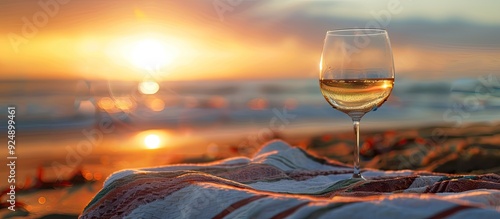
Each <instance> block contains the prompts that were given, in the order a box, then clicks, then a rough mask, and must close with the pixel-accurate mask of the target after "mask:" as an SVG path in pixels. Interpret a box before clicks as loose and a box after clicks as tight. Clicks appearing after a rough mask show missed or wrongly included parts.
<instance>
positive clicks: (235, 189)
mask: <svg viewBox="0 0 500 219" xmlns="http://www.w3.org/2000/svg"><path fill="white" fill-rule="evenodd" d="M362 174H363V176H364V177H365V178H366V179H367V180H366V181H365V180H359V179H350V177H351V175H352V167H351V166H349V165H346V164H343V163H340V162H337V161H334V160H328V159H323V158H318V157H314V156H312V155H310V154H308V153H307V151H305V150H303V149H300V148H297V147H292V146H290V145H288V144H287V143H286V142H283V141H279V140H275V141H271V142H269V143H267V144H265V145H264V146H263V147H262V148H261V149H260V151H258V152H257V153H256V154H255V155H254V156H253V157H252V158H246V157H235V158H230V159H226V160H222V161H219V162H213V163H207V164H182V165H170V166H163V167H155V168H144V169H130V170H123V171H119V172H116V173H114V174H112V175H111V176H110V177H109V178H108V179H107V180H106V181H105V182H104V185H103V188H102V190H101V191H100V192H99V193H98V194H97V195H96V196H95V197H94V198H93V199H92V200H91V201H90V203H89V204H88V205H87V207H86V208H85V209H84V211H83V213H82V214H81V216H80V218H84V219H86V218H370V219H374V218H405V219H410V218H500V176H499V175H497V174H485V175H449V174H440V173H432V172H422V171H412V170H399V171H381V170H376V169H363V172H362Z"/></svg>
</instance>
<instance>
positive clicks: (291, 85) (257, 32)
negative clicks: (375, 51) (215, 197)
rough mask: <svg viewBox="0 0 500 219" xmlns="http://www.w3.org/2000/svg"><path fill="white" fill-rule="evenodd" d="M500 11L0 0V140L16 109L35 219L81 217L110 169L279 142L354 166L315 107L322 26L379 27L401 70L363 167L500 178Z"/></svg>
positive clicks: (485, 7) (340, 120) (464, 6)
mask: <svg viewBox="0 0 500 219" xmlns="http://www.w3.org/2000/svg"><path fill="white" fill-rule="evenodd" d="M498 8H500V2H498V1H493V0H480V1H451V0H443V1H438V2H436V1H430V0H421V1H410V0H390V1H385V0H377V1H368V0H363V1H361V0H360V1H354V0H353V1H344V0H332V1H319V0H318V1H298V0H297V1H277V0H276V1H274V0H273V1H267V0H248V1H247V0H240V1H227V0H188V1H170V0H151V1H146V0H122V1H97V0H88V1H80V0H41V1H17V0H4V1H1V2H0V16H1V19H0V33H1V36H2V37H0V112H1V113H0V115H2V117H1V118H0V123H1V125H0V131H1V132H3V133H5V134H1V139H2V141H3V142H6V141H7V135H6V133H7V119H8V118H7V117H6V116H7V107H8V106H16V117H15V121H16V143H17V147H16V154H17V156H18V161H17V174H16V177H17V182H18V188H20V189H24V190H29V191H36V193H35V195H33V194H32V193H29V194H25V195H24V197H23V195H21V196H19V200H18V201H19V202H21V203H23V204H24V207H23V208H24V209H25V210H26V212H29V214H31V215H33V214H34V215H35V216H37V215H38V216H41V215H43V214H45V213H46V212H49V213H50V212H63V213H64V212H66V213H73V214H74V213H76V214H77V213H78V212H81V210H82V208H83V206H85V204H86V203H87V202H88V201H89V200H90V198H91V197H92V196H93V195H94V194H95V192H96V189H98V188H100V186H101V183H102V180H104V179H105V177H106V176H107V175H109V174H110V173H112V172H114V171H117V170H120V169H124V168H138V167H145V166H153V165H166V164H172V163H180V162H204V161H214V160H219V159H223V158H226V157H232V156H240V155H243V156H251V155H252V154H253V153H255V152H256V151H257V150H258V148H259V147H260V146H261V145H262V144H263V143H265V142H266V141H268V140H270V139H273V138H281V139H284V140H285V141H287V142H290V143H291V144H293V145H297V146H299V147H302V148H304V149H305V150H307V151H309V152H311V153H314V154H319V155H321V156H327V157H330V158H333V159H337V160H340V161H342V162H346V163H350V161H351V160H352V158H351V151H352V148H351V147H352V144H353V140H354V135H353V134H352V133H351V129H352V126H351V121H350V119H349V117H348V116H346V115H344V114H342V113H340V112H338V111H336V110H333V109H332V108H331V107H330V106H329V105H328V104H327V103H326V101H325V100H324V98H323V97H322V95H321V93H320V91H319V88H318V75H319V72H318V64H319V59H320V54H321V50H322V45H323V39H324V36H325V33H326V31H327V30H333V29H341V28H352V27H360V28H363V27H371V28H374V27H378V28H384V29H387V30H388V32H389V36H390V40H391V43H392V49H393V53H394V62H395V68H396V81H395V88H394V90H393V92H392V95H391V97H390V98H389V100H388V101H387V102H386V103H385V104H384V105H383V106H382V107H381V108H380V109H378V110H377V111H375V112H370V113H368V114H367V115H366V116H365V117H364V118H363V120H362V123H361V137H362V139H363V147H362V149H361V153H362V155H363V163H362V166H364V167H369V168H381V169H392V170H397V169H405V168H411V169H419V170H428V171H439V172H449V173H483V172H497V173H498V172H499V171H500V164H499V163H498V162H499V160H500V159H498V158H499V157H500V151H499V150H498V149H499V147H498V145H499V142H500V135H499V134H498V133H500V128H499V126H498V124H499V123H498V121H499V119H500V114H499V113H498V112H499V110H500V71H499V70H500V41H499V39H500V14H499V13H498V11H497V9H498ZM1 151H2V152H1V153H2V154H5V157H7V147H6V146H5V148H4V149H2V150H1ZM2 159H5V160H6V158H2ZM7 174H8V173H7V170H6V169H2V170H1V172H0V177H2V178H4V177H5V178H7ZM2 181H3V180H2ZM49 182H50V183H52V184H50V183H49ZM89 182H99V183H94V184H92V185H93V186H90V187H89V189H88V190H86V189H84V190H83V191H80V190H71V191H68V190H67V188H68V187H70V188H76V187H75V186H76V184H78V185H86V184H87V183H89ZM3 185H4V184H3V183H2V187H3ZM47 188H49V191H45V190H44V192H38V191H39V190H42V189H47ZM53 189H56V191H53ZM58 189H59V190H58ZM20 192H22V191H20ZM76 192H79V193H78V194H80V195H77V197H84V198H80V199H79V201H77V202H75V201H74V199H72V197H75V196H74V195H73V194H74V193H76ZM21 194H23V193H21ZM4 201H5V196H3V197H2V202H4ZM75 203H76V204H75ZM56 206H59V207H60V206H65V209H66V210H62V209H59V207H57V209H59V210H54V209H56ZM44 212H45V213H44ZM0 213H8V212H7V211H6V210H2V211H0Z"/></svg>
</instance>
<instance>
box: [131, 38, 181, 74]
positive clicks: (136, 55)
mask: <svg viewBox="0 0 500 219" xmlns="http://www.w3.org/2000/svg"><path fill="white" fill-rule="evenodd" d="M168 50H169V49H167V47H166V45H165V44H164V43H163V42H161V41H159V40H154V39H144V40H140V41H138V42H136V43H135V44H134V45H133V47H132V49H131V51H130V59H131V62H132V63H133V64H134V65H135V66H136V67H138V68H142V69H154V68H158V67H161V66H164V65H167V64H169V63H170V62H171V61H172V59H173V57H174V54H173V51H168ZM170 50H171V49H170Z"/></svg>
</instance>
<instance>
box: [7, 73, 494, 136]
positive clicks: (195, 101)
mask: <svg viewBox="0 0 500 219" xmlns="http://www.w3.org/2000/svg"><path fill="white" fill-rule="evenodd" d="M498 81H499V80H498V79H497V78H496V77H495V76H491V75H490V76H485V77H482V78H475V79H461V80H455V81H432V82H426V81H411V80H403V79H396V82H395V88H394V90H393V92H392V94H391V97H390V98H389V99H388V101H387V102H386V103H385V104H384V105H383V106H382V107H380V108H379V109H378V110H376V111H375V112H370V113H368V114H367V115H366V116H365V117H364V118H363V120H362V122H363V124H367V125H368V126H373V127H375V128H376V127H377V126H378V125H380V124H391V125H394V126H397V125H398V124H399V125H405V126H411V125H412V124H416V125H417V124H419V125H420V124H423V123H450V124H454V125H457V126H458V125H461V124H463V123H466V122H477V121H497V120H499V119H500V114H499V113H498V112H499V111H500V84H499V83H498ZM0 84H1V87H2V88H1V92H0V111H1V112H4V113H2V114H4V115H6V112H7V107H8V106H16V107H17V111H16V121H17V128H18V129H19V130H22V131H24V132H27V133H29V132H37V131H47V130H49V131H50V130H61V129H79V128H82V127H91V126H95V125H96V124H98V123H99V121H100V120H103V119H111V120H113V121H114V122H117V123H118V124H121V125H122V127H129V128H132V129H134V130H144V129H152V128H168V129H174V130H175V129H178V128H185V127H190V128H192V129H198V128H199V129H203V128H213V127H217V128H221V129H223V128H229V129H238V127H245V126H255V127H266V126H270V125H275V126H279V125H298V126H300V125H302V126H307V124H324V125H329V124H332V126H333V125H334V124H347V125H346V126H345V127H346V128H350V127H349V126H348V121H349V118H348V117H347V116H346V115H344V114H343V113H341V112H338V111H336V110H334V109H332V108H331V107H330V106H329V105H328V104H327V102H326V101H325V100H324V98H323V96H322V95H321V93H320V91H319V88H318V81H317V80H314V79H300V80H299V79H294V80H244V81H243V80H233V81H223V80H221V81H180V82H179V81H177V82H175V81H160V82H158V85H159V90H158V92H157V93H155V94H150V95H146V94H142V93H141V92H139V90H138V87H139V85H140V84H139V83H138V82H131V81H128V82H124V81H83V80H41V81H35V80H33V81H26V80H24V81H2V82H0ZM153 89H154V87H153ZM276 119H277V120H276ZM5 121H6V118H5V117H2V118H1V121H0V122H1V123H2V125H1V126H0V127H1V128H2V129H6V125H5V124H6V123H5ZM273 121H274V122H273ZM271 123H272V124H271Z"/></svg>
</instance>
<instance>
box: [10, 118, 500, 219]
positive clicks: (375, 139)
mask: <svg viewBox="0 0 500 219" xmlns="http://www.w3.org/2000/svg"><path fill="white" fill-rule="evenodd" d="M498 127H499V125H498V123H473V124H468V125H464V126H463V127H459V128H457V127H453V126H446V125H441V126H423V127H420V128H408V127H406V128H404V127H402V128H400V129H383V130H376V129H368V130H366V131H364V133H363V135H362V138H363V139H364V141H363V142H364V144H363V146H362V148H361V155H362V167H364V168H373V169H382V170H400V169H413V170H425V171H433V172H441V173H456V174H482V173H497V174H498V173H500V169H499V168H498V167H499V166H500V163H499V160H500V159H499V158H500V148H499V147H498V145H499V144H500V138H499V134H500V129H499V128H498ZM198 133H200V135H199V136H198V137H199V139H196V138H186V139H184V141H182V140H181V139H179V141H178V142H181V143H178V144H176V145H172V146H171V147H170V146H166V147H164V148H159V149H154V150H151V149H145V148H129V149H128V150H125V149H124V148H126V147H131V146H129V145H115V146H114V147H106V149H103V148H99V147H96V148H95V150H93V151H92V153H91V154H89V155H87V156H85V157H83V156H82V157H81V160H79V159H78V157H77V153H75V154H71V153H68V151H66V152H64V153H60V152H59V153H58V152H57V151H51V152H53V153H47V154H46V155H45V156H39V155H38V153H41V152H32V153H31V154H30V153H28V152H23V150H20V151H19V154H20V155H19V156H21V155H22V156H23V159H22V160H21V161H22V162H19V164H18V166H17V170H16V171H17V172H18V173H21V174H20V175H18V176H17V180H18V182H19V183H18V184H17V185H18V188H20V190H19V191H17V192H16V193H17V202H18V204H19V209H25V210H26V213H27V212H29V215H30V217H42V216H44V215H51V214H67V215H69V216H68V218H71V217H76V216H77V215H78V214H79V213H81V210H82V209H83V207H85V205H86V204H87V203H88V202H89V201H90V199H91V198H92V197H93V196H94V195H95V194H96V193H97V192H98V191H99V189H100V188H101V186H102V183H103V181H104V180H105V179H106V177H107V176H108V175H109V174H111V173H113V172H115V171H118V170H122V169H128V168H140V167H152V166H163V165H169V164H177V163H200V162H210V161H216V160H220V159H224V158H229V157H235V156H252V155H253V153H255V152H256V151H257V150H258V149H259V144H260V142H259V141H255V142H249V141H248V139H245V137H246V136H245V135H244V134H242V133H240V135H239V136H238V135H236V134H235V132H230V133H227V134H226V135H222V134H220V135H219V136H213V135H211V134H212V133H211V132H209V131H207V133H205V134H206V135H205V136H202V135H201V133H203V132H198ZM131 135H132V136H133V134H131ZM208 135H210V136H211V137H208ZM120 136H122V137H123V135H120ZM229 136H233V138H229ZM273 137H276V138H281V139H283V140H285V141H287V142H289V143H290V144H292V145H296V146H298V147H301V148H303V149H305V150H307V151H308V152H310V153H312V154H315V155H316V156H318V157H325V158H329V159H333V160H337V161H340V162H343V163H346V164H350V161H351V160H352V144H353V133H351V131H348V130H344V131H342V130H339V131H337V132H323V131H319V130H316V131H310V132H302V133H301V134H298V132H295V133H294V132H293V130H290V132H284V133H275V134H274V136H268V137H266V139H263V141H267V140H269V139H271V138H273ZM37 139H38V140H37V141H36V142H37V143H40V142H43V141H40V140H39V139H40V138H38V137H37ZM188 139H189V140H188ZM242 139H243V140H242ZM24 141H25V142H29V138H25V140H24ZM113 142H114V144H117V143H116V142H119V140H118V139H115V138H113V137H112V136H106V139H105V140H104V141H103V142H102V144H103V145H109V144H113ZM252 143H254V144H255V145H252ZM136 147H137V146H136ZM108 148H114V149H112V150H109V149H108ZM41 151H46V152H47V150H41ZM23 153H24V154H23ZM68 161H69V162H68ZM72 162H73V163H72ZM73 165H74V166H73ZM58 171H59V172H58ZM6 175H7V173H6V172H4V171H3V172H1V176H2V177H6ZM37 177H41V179H39V178H37ZM58 177H59V178H58ZM67 180H72V181H69V182H66V183H60V184H49V182H58V181H59V182H63V181H67ZM21 211H22V210H20V211H17V213H19V212H21ZM9 213H10V212H9V211H7V210H6V209H3V210H2V215H4V216H5V215H6V214H9ZM70 216H71V217H70Z"/></svg>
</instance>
